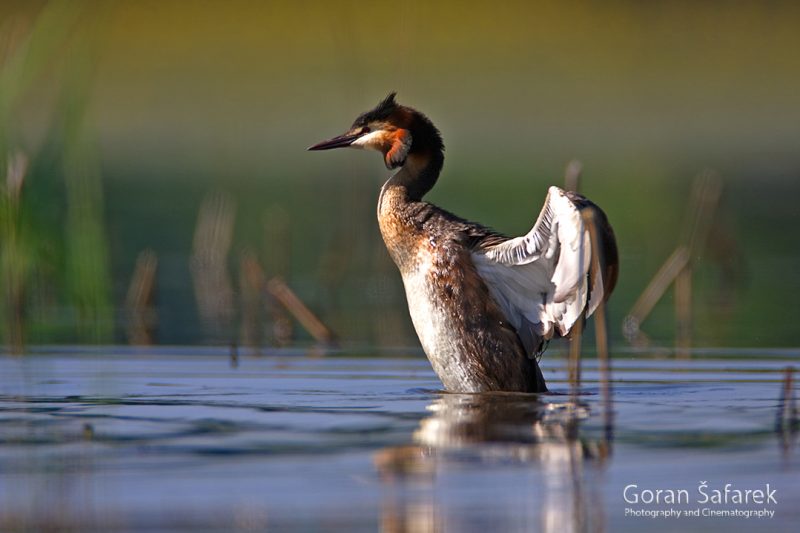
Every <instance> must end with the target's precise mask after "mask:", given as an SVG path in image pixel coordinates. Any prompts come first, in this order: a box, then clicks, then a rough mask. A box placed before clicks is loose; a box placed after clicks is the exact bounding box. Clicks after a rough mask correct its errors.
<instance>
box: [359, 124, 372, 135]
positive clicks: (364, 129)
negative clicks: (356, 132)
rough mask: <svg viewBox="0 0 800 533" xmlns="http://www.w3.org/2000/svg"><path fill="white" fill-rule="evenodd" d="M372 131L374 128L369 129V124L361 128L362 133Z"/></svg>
mask: <svg viewBox="0 0 800 533" xmlns="http://www.w3.org/2000/svg"><path fill="white" fill-rule="evenodd" d="M371 131H372V130H371V129H369V126H364V127H363V128H361V135H364V134H365V133H369V132H371Z"/></svg>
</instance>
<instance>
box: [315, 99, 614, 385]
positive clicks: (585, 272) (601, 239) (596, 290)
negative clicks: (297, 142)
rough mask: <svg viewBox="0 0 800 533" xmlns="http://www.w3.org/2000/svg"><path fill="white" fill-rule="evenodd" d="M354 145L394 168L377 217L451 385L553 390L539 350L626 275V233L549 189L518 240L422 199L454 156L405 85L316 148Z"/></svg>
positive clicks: (426, 341)
mask: <svg viewBox="0 0 800 533" xmlns="http://www.w3.org/2000/svg"><path fill="white" fill-rule="evenodd" d="M346 147H347V148H355V149H366V150H375V151H377V152H379V153H381V155H382V156H383V161H384V164H385V165H386V168H387V169H389V170H391V171H394V173H393V174H391V176H390V177H389V178H388V180H387V181H386V182H385V183H384V185H383V187H381V190H380V194H379V196H378V207H377V217H378V226H379V228H380V232H381V236H382V237H383V241H384V243H385V245H386V248H387V250H388V252H389V255H390V256H391V258H392V260H393V261H394V263H395V264H396V265H397V268H398V269H399V271H400V275H401V277H402V280H403V285H404V287H405V293H406V299H407V301H408V309H409V314H410V315H411V321H412V323H413V325H414V329H415V330H416V333H417V336H418V337H419V341H420V344H421V345H422V349H423V351H424V352H425V354H426V355H427V357H428V359H429V361H430V363H431V366H432V367H433V370H434V372H435V373H436V374H437V376H438V377H439V379H440V380H441V382H442V384H443V385H444V388H445V389H446V390H447V391H448V392H458V393H484V392H496V391H504V392H524V393H541V392H546V391H547V384H546V381H545V379H544V376H543V374H542V371H541V369H540V367H539V358H540V357H541V354H542V353H543V351H544V350H545V348H546V347H547V345H548V343H549V341H550V340H551V339H553V338H557V337H568V336H569V335H570V332H571V331H572V329H573V327H574V326H575V324H576V323H577V322H578V321H579V320H585V317H587V316H589V315H591V314H592V312H593V311H594V310H595V309H596V308H597V307H598V306H599V305H600V303H601V302H603V301H605V300H607V299H608V297H609V295H610V294H611V292H612V290H613V289H614V286H615V284H616V281H617V276H618V272H619V263H618V253H617V246H616V240H615V237H614V232H613V229H612V228H611V225H610V224H609V222H608V218H607V217H606V215H605V213H604V212H603V211H602V210H601V209H600V208H599V207H598V206H597V205H595V204H594V203H592V202H591V201H590V200H588V199H587V198H585V197H584V196H582V195H580V194H577V193H576V192H571V191H565V190H562V189H560V188H558V187H556V186H551V187H550V188H549V189H548V192H547V196H546V198H545V202H544V206H543V207H542V209H541V211H540V213H539V216H538V218H537V219H536V222H535V223H534V225H533V227H532V228H531V230H530V231H529V232H528V233H527V234H525V235H522V236H519V237H515V238H511V237H507V236H505V235H503V234H501V233H499V232H497V231H495V230H493V229H490V228H489V227H486V226H483V225H481V224H477V223H475V222H470V221H468V220H465V219H463V218H460V217H458V216H456V215H454V214H452V213H450V212H448V211H446V210H444V209H442V208H440V207H438V206H436V205H434V204H432V203H429V202H426V201H424V200H423V197H424V196H425V194H426V193H428V192H429V191H430V190H431V189H432V188H433V186H434V185H435V184H436V182H437V180H438V178H439V174H440V172H441V170H442V167H443V165H444V142H443V140H442V135H441V133H440V132H439V130H438V129H437V127H436V126H434V124H433V122H431V120H430V119H429V118H428V117H427V116H426V115H425V114H423V113H421V112H420V111H417V110H416V109H414V108H411V107H408V106H405V105H401V104H399V103H398V102H397V100H396V93H395V92H392V93H390V94H389V95H388V96H387V97H385V98H384V99H383V100H381V101H380V102H379V103H378V105H377V106H375V107H374V108H373V109H371V110H369V111H366V112H364V113H362V114H360V115H358V117H357V118H356V119H355V121H354V122H353V124H352V126H351V127H350V128H349V129H348V130H347V131H346V132H345V133H343V134H341V135H338V136H336V137H333V138H331V139H329V140H326V141H322V142H319V143H317V144H314V145H313V146H310V147H309V148H308V150H330V149H334V148H346ZM589 221H592V222H591V223H592V224H594V225H595V228H596V231H595V232H594V233H595V235H596V236H597V238H596V239H591V235H590V228H589V223H590V222H589ZM593 241H594V243H595V245H596V248H597V249H595V248H593V246H592V242H593Z"/></svg>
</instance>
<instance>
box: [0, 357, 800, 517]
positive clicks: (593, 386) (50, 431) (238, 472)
mask: <svg viewBox="0 0 800 533" xmlns="http://www.w3.org/2000/svg"><path fill="white" fill-rule="evenodd" d="M724 355H725V354H722V353H716V352H714V351H708V352H705V354H703V355H702V356H695V358H694V359H691V360H675V359H666V358H665V359H659V358H656V357H654V356H652V355H647V354H635V353H619V354H618V355H617V357H616V358H615V359H614V361H613V367H614V368H613V382H612V386H613V395H612V397H611V408H612V409H613V412H611V411H609V410H608V409H607V408H606V407H607V403H606V402H605V399H604V396H603V394H601V392H602V390H601V386H600V384H599V380H598V376H599V373H598V368H597V363H596V361H595V360H588V361H585V362H584V366H583V378H584V381H583V385H582V387H581V389H580V394H578V395H577V396H573V395H571V394H569V392H570V388H569V385H568V384H567V382H566V381H565V377H566V366H565V361H564V358H563V356H562V355H561V354H559V353H558V352H556V351H553V352H549V353H548V354H547V355H546V356H545V359H544V360H543V370H544V373H545V376H546V377H547V378H548V382H549V385H550V387H551V389H552V391H553V392H552V393H550V394H546V395H538V396H537V395H512V394H498V395H459V394H445V393H442V392H441V391H440V390H439V388H440V384H439V382H438V380H437V379H436V377H435V375H434V374H433V373H432V371H431V369H430V367H429V365H428V362H427V361H426V360H425V359H424V358H420V357H381V358H361V357H345V356H341V355H336V356H329V357H317V358H314V357H306V356H304V355H302V354H301V353H299V352H297V353H295V352H282V353H277V354H271V355H268V356H261V357H254V356H242V357H239V359H238V364H236V365H233V364H232V363H231V360H230V358H229V357H228V354H227V353H226V351H224V350H216V349H208V348H198V349H189V348H187V349H164V350H156V351H146V352H135V351H131V350H123V349H116V348H115V349H108V350H105V349H92V350H83V349H80V348H76V349H70V350H53V351H50V352H45V351H42V352H41V353H36V354H33V355H29V356H26V357H23V358H18V357H12V356H0V530H10V531H38V530H42V529H47V528H52V529H53V530H70V531H132V530H147V531H185V530H205V531H262V530H265V529H268V530H270V531H275V530H278V531H280V530H285V529H291V530H300V531H318V530H344V531H362V530H363V531H374V530H383V531H414V532H417V531H419V532H424V531H529V530H544V531H570V530H573V531H582V530H591V531H597V530H607V531H611V530H614V531H615V530H620V529H622V530H627V531H639V530H642V529H644V528H647V529H648V530H664V531H668V530H675V529H681V530H697V531H708V530H718V531H730V530H745V529H747V530H757V531H786V530H791V529H792V528H793V527H794V526H795V525H796V524H797V523H798V521H800V505H798V504H800V481H798V480H800V476H798V474H800V450H799V449H798V447H799V446H798V444H797V439H796V438H795V437H796V432H795V430H796V418H795V422H794V423H793V422H792V420H791V417H788V418H789V419H787V415H786V413H787V411H785V410H784V411H781V403H782V402H781V398H782V394H783V389H784V387H783V383H782V382H783V377H784V369H785V368H786V367H787V366H789V365H795V366H797V365H798V363H800V352H798V351H797V350H794V351H793V350H786V351H773V352H767V351H764V352H759V353H752V354H749V353H739V354H733V356H724ZM793 389H794V390H793V391H792V393H793V394H795V395H796V394H797V392H796V389H797V386H796V385H794V386H793ZM609 413H611V415H610V414H609ZM780 413H783V414H780ZM612 415H613V416H612ZM795 417H796V413H795ZM701 482H706V485H705V486H707V489H706V492H707V493H708V494H709V496H712V495H713V494H714V493H713V491H714V489H719V490H723V491H724V487H725V484H726V483H730V484H732V486H731V487H730V488H731V489H740V490H742V491H744V490H745V489H751V490H758V489H760V490H765V489H766V484H769V487H770V490H774V493H773V494H774V498H775V500H776V501H777V503H773V502H771V501H765V502H762V503H756V502H753V501H750V502H749V503H738V502H735V501H732V497H733V496H732V494H733V493H731V495H729V496H728V503H727V504H725V503H716V502H713V501H709V502H706V503H701V500H702V498H703V497H702V496H701V494H700V493H699V491H698V486H699V485H700V484H701ZM629 485H637V487H634V488H630V487H629V489H628V492H627V495H628V498H629V499H634V498H635V497H637V496H638V497H639V498H644V499H647V498H648V497H649V494H654V492H655V490H656V489H662V490H665V489H675V490H677V489H685V490H686V493H687V494H688V500H689V501H688V503H687V502H685V501H682V502H681V503H676V504H673V503H669V502H667V503H665V502H664V499H665V494H666V493H662V495H661V497H660V499H661V503H660V504H656V503H642V502H639V503H627V502H626V501H625V498H624V494H623V493H624V492H625V487H626V486H629ZM645 489H650V490H652V491H653V493H648V492H646V491H645ZM751 495H752V493H751ZM659 510H660V511H666V512H683V511H689V512H694V511H697V512H699V513H708V512H718V511H730V512H738V513H747V512H753V511H759V512H765V511H772V512H773V513H774V514H772V515H771V516H770V515H769V514H768V513H767V516H764V517H759V516H750V517H749V518H744V517H742V516H739V517H727V516H716V517H703V516H702V515H701V516H685V515H681V516H678V517H675V516H671V517H661V516H657V517H650V516H631V513H638V514H646V513H649V514H655V512H657V511H659ZM707 510H708V511H707Z"/></svg>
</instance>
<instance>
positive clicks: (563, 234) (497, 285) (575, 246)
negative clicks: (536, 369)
mask: <svg viewBox="0 0 800 533" xmlns="http://www.w3.org/2000/svg"><path fill="white" fill-rule="evenodd" d="M589 218H593V219H594V220H595V227H596V228H597V229H598V231H597V232H596V234H597V236H598V238H597V242H598V243H599V246H598V247H599V248H600V250H593V249H592V244H591V238H590V233H589V224H588V219H589ZM472 260H473V262H474V263H475V267H476V269H477V271H478V273H479V274H480V276H481V277H482V278H483V280H484V282H485V283H486V285H487V286H488V288H489V292H490V293H491V294H492V296H493V297H494V299H495V300H496V301H497V303H498V304H499V305H500V308H501V309H502V310H503V312H504V314H505V315H506V318H507V319H508V320H509V322H510V323H511V325H512V326H514V328H516V330H517V332H518V333H519V335H520V338H521V339H522V342H523V344H524V345H525V348H526V349H527V350H528V353H530V354H537V353H540V352H541V350H542V347H543V345H544V342H545V341H546V340H549V339H551V338H552V337H553V336H554V335H560V336H566V335H567V334H568V333H569V331H570V330H571V329H572V326H573V325H574V324H575V322H576V321H577V320H578V319H579V317H580V316H581V313H583V312H584V310H585V311H586V316H589V315H591V314H592V312H594V310H595V309H596V308H597V306H598V305H599V304H600V302H601V301H602V300H603V299H604V298H607V296H608V294H610V292H611V290H612V289H613V286H614V284H615V282H616V272H617V250H616V243H615V240H614V235H613V232H612V231H611V227H610V226H609V225H608V222H607V220H606V217H605V214H603V212H602V211H601V210H600V208H598V207H597V206H596V205H594V204H593V203H591V202H590V201H588V200H587V199H585V198H584V197H582V196H580V195H578V194H576V193H571V192H565V191H563V190H562V189H559V188H558V187H550V189H549V191H548V194H547V199H546V200H545V203H544V207H543V208H542V211H541V213H540V214H539V218H538V219H537V220H536V224H534V226H533V228H532V229H531V230H530V231H529V232H528V234H527V235H523V236H522V237H517V238H514V239H509V240H507V241H504V242H501V243H499V244H492V245H488V246H482V247H478V248H475V249H473V251H472ZM593 265H594V266H593ZM597 265H599V268H598V267H597Z"/></svg>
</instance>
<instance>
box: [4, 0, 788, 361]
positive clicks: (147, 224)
mask: <svg viewBox="0 0 800 533" xmlns="http://www.w3.org/2000/svg"><path fill="white" fill-rule="evenodd" d="M798 28H800V4H797V3H796V2H790V1H785V2H781V1H774V2H736V3H733V2H658V3H656V2H636V1H620V2H611V3H607V2H602V3H599V2H570V1H566V2H565V1H559V2H533V3H531V2H455V1H444V2H436V3H430V2H414V1H409V2H402V3H381V2H363V1H362V2H352V1H347V0H345V1H340V2H333V3H332V2H317V1H311V2H288V1H287V2H282V1H268V2H256V1H252V2H246V1H227V2H220V1H216V2H215V1H197V2H191V3H189V2H181V1H169V0H159V1H152V2H151V1H142V0H139V1H130V2H127V1H116V2H101V1H97V2H91V1H77V0H72V1H56V2H39V1H35V0H25V1H19V2H16V1H13V0H3V1H2V3H0V163H1V164H0V171H1V172H3V173H4V176H5V178H4V179H3V180H2V181H1V182H0V189H2V190H1V192H2V195H1V196H2V198H1V199H2V202H1V203H0V205H1V207H0V246H2V249H0V276H1V277H0V280H1V281H0V284H1V285H2V287H0V288H2V295H3V300H2V310H0V331H2V335H3V340H4V342H5V343H6V344H7V345H15V346H22V345H25V344H27V345H31V344H49V343H66V344H69V343H80V344H83V343H103V344H105V343H128V342H131V343H135V344H205V343H210V344H225V345H227V344H242V345H252V346H270V345H287V344H293V343H309V342H312V341H313V339H312V337H311V335H310V334H309V333H308V332H307V328H304V327H301V326H300V325H299V324H297V323H296V322H295V319H294V318H293V317H292V313H291V312H290V311H288V310H287V309H286V305H283V304H280V303H279V302H280V301H283V302H284V304H285V303H286V302H287V301H288V302H289V308H294V309H295V311H296V310H297V306H296V305H294V307H293V304H292V303H291V301H292V300H291V298H292V297H294V298H295V299H296V300H299V301H301V302H303V303H304V305H305V306H307V307H308V309H310V310H311V311H313V313H314V314H315V315H316V316H317V317H318V318H319V320H320V321H321V322H322V323H324V324H325V326H326V327H325V329H323V332H322V333H320V335H322V336H323V337H324V336H325V335H326V334H327V333H326V331H327V329H329V330H330V331H332V332H334V333H335V334H336V336H337V337H338V339H339V340H340V341H341V343H342V344H343V345H344V346H347V347H365V348H368V349H378V348H389V347H415V346H417V340H416V336H415V335H414V332H413V329H412V326H411V323H410V319H409V318H408V313H407V308H406V303H405V296H404V293H403V289H402V285H401V281H400V277H399V275H398V274H397V272H396V270H395V267H394V265H393V264H392V263H391V261H390V259H389V257H388V255H387V253H386V252H385V250H384V247H383V243H382V242H381V238H380V234H379V232H378V228H377V223H376V220H375V203H376V200H377V194H378V190H379V187H380V185H381V184H382V182H383V181H384V180H385V179H386V178H387V177H388V174H387V171H386V170H385V168H384V167H383V164H382V162H381V161H380V158H379V157H377V156H376V155H375V154H364V153H355V152H352V151H335V152H328V153H308V152H306V151H305V148H306V147H307V146H309V145H311V144H313V143H315V142H317V141H319V140H322V139H325V138H329V137H331V136H333V135H335V134H338V133H340V132H341V131H343V130H344V129H346V128H347V127H348V126H349V125H350V123H351V122H352V120H353V118H354V117H355V116H356V115H357V114H358V113H360V112H362V111H364V110H366V109H369V108H371V107H372V106H374V105H375V104H376V103H377V102H378V101H379V100H380V99H381V98H383V97H384V96H385V95H386V94H387V93H388V92H390V91H392V90H396V91H398V100H399V101H400V102H401V103H405V104H408V105H411V106H413V107H417V108H418V109H420V110H422V111H423V112H425V113H426V114H428V115H429V116H430V117H431V119H432V120H433V121H434V123H435V124H436V125H437V126H438V127H439V128H440V130H441V132H442V134H443V136H444V140H445V144H446V146H447V151H446V164H445V169H444V172H443V174H442V176H441V178H440V181H439V184H438V185H437V187H436V188H435V189H434V190H433V191H432V193H431V194H430V195H429V196H428V198H427V199H428V200H430V201H432V202H434V203H437V204H439V205H441V206H443V207H445V208H446V209H448V210H450V211H453V212H455V213H457V214H459V215H461V216H464V217H466V218H469V219H473V220H476V221H479V222H481V223H484V224H486V225H490V226H492V227H494V228H495V229H497V230H499V231H502V232H504V233H508V234H512V235H517V234H522V233H524V232H527V230H528V229H529V228H530V226H531V225H532V224H533V222H534V220H535V218H536V216H537V214H538V211H539V209H540V207H541V204H542V202H543V200H544V196H545V194H546V190H547V187H548V186H549V185H551V184H557V185H562V184H563V183H564V173H565V167H566V166H567V163H568V162H569V161H570V160H572V159H574V158H577V159H579V160H580V161H581V163H582V165H583V173H582V176H581V192H583V193H584V194H586V195H587V196H588V197H590V198H591V199H592V200H594V201H595V202H596V203H598V204H599V205H601V206H602V207H603V209H604V210H605V211H606V213H607V214H608V217H609V219H610V221H611V223H612V224H613V226H614V228H615V230H616V234H617V239H618V244H619V248H620V251H621V277H620V282H619V284H618V287H617V291H616V293H615V294H614V296H613V298H612V299H611V302H610V307H609V312H610V324H611V336H612V341H613V342H614V343H615V345H616V346H621V345H624V343H625V342H626V341H625V340H624V338H623V333H622V322H623V318H624V317H625V316H626V315H627V314H628V313H629V311H630V310H631V309H632V307H633V306H634V303H635V302H636V301H637V299H638V298H639V297H640V295H641V294H642V291H643V290H644V288H645V287H646V286H647V284H648V282H649V281H650V280H651V278H653V276H654V275H655V274H656V272H657V271H658V270H659V268H660V267H661V266H662V264H664V262H665V261H666V260H667V258H668V257H670V254H672V253H673V251H674V250H675V249H676V246H678V244H679V243H680V242H681V239H682V238H684V237H685V235H686V232H687V230H686V229H685V228H687V227H689V228H691V227H692V226H691V222H688V223H687V220H690V221H691V220H692V216H693V214H692V213H693V211H692V209H693V208H692V202H691V201H690V198H691V195H692V192H691V191H692V183H693V180H695V178H696V177H697V176H698V175H701V174H702V173H703V172H704V171H706V169H712V170H713V172H714V174H713V175H715V176H718V177H719V184H721V189H720V190H721V194H720V197H719V201H718V202H717V203H716V208H715V209H713V213H711V214H710V215H709V217H708V218H709V220H708V221H707V222H708V224H707V225H708V227H707V235H708V238H707V239H703V242H702V243H701V244H700V245H698V246H697V247H696V249H695V252H694V253H693V255H692V260H691V271H690V272H691V276H690V278H691V284H690V286H689V292H688V294H690V296H691V298H690V303H689V308H690V311H691V313H690V314H688V315H687V314H685V311H686V309H685V307H686V304H685V302H684V303H683V304H680V302H678V304H679V305H677V306H676V305H675V304H676V302H675V301H674V300H675V297H674V295H673V291H672V289H669V290H666V291H664V297H663V298H661V299H660V300H659V301H658V302H657V303H655V302H651V303H652V305H651V306H652V313H650V314H649V317H648V318H647V319H646V320H645V321H644V322H643V323H642V326H641V327H642V330H643V331H646V333H647V336H648V338H647V339H644V340H643V339H642V338H640V339H638V341H637V342H640V343H647V342H649V343H650V344H651V345H653V346H672V345H673V344H674V343H675V336H676V308H677V309H681V307H682V306H683V308H684V315H683V316H682V317H681V316H679V317H678V319H677V321H680V320H684V321H685V322H686V321H688V323H689V326H688V327H689V328H690V331H691V337H692V343H693V345H694V346H698V347H714V346H728V347H730V346H734V347H737V346H741V347H780V346H796V345H797V343H798V335H797V326H796V324H797V322H798V319H800V308H798V306H797V305H796V302H795V299H796V297H797V296H798V295H800V279H799V278H798V276H797V272H798V271H800V236H798V231H797V230H796V225H797V223H798V221H800V204H798V201H797V196H798V193H800V179H799V178H800V150H798V148H800V102H799V101H798V94H800V54H798V50H800V32H798ZM700 205H701V210H702V209H704V208H702V205H704V204H702V203H701V204H700ZM706 211H712V210H711V209H706ZM687 224H689V225H688V226H687ZM682 236H683V237H682ZM687 268H688V267H687ZM268 280H273V282H272V283H268ZM279 280H283V281H279ZM682 286H683V287H684V288H686V284H685V282H684V284H683V285H682ZM287 294H289V297H288V298H289V300H286V299H285V298H287V296H286V295H287ZM281 295H283V296H281ZM282 297H283V298H284V299H283V300H282V299H281V298H282ZM311 329H312V330H313V329H314V328H313V327H312V328H311ZM318 336H319V335H318Z"/></svg>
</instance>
